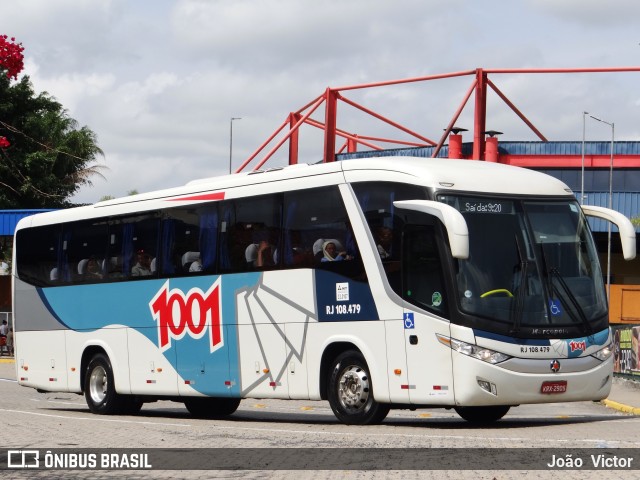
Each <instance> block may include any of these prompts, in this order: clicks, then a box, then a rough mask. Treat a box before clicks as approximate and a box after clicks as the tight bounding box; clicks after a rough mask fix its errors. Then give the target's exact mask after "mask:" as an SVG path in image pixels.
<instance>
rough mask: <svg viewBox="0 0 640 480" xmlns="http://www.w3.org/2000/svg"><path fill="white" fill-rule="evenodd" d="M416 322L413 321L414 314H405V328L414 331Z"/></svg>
mask: <svg viewBox="0 0 640 480" xmlns="http://www.w3.org/2000/svg"><path fill="white" fill-rule="evenodd" d="M415 325H416V324H415V322H414V321H413V312H411V313H405V314H404V328H405V330H407V329H412V328H415Z"/></svg>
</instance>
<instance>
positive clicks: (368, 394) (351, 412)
mask: <svg viewBox="0 0 640 480" xmlns="http://www.w3.org/2000/svg"><path fill="white" fill-rule="evenodd" d="M328 386H329V391H328V397H329V405H331V410H333V413H334V414H335V416H336V417H337V418H338V420H340V421H341V422H342V423H345V424H347V425H374V424H377V423H380V422H382V421H383V420H384V419H385V417H386V416H387V414H388V413H389V405H385V404H382V403H378V402H376V400H375V399H374V398H373V387H372V384H371V375H370V373H369V367H368V366H367V362H366V361H365V359H364V357H363V356H362V354H361V353H360V352H358V351H355V350H350V351H347V352H344V353H342V354H340V355H339V356H338V357H337V358H336V359H335V360H334V362H333V364H332V368H331V373H330V377H329V384H328Z"/></svg>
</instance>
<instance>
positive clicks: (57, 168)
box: [0, 35, 105, 209]
mask: <svg viewBox="0 0 640 480" xmlns="http://www.w3.org/2000/svg"><path fill="white" fill-rule="evenodd" d="M23 50H24V49H23V48H22V45H21V44H19V43H15V39H14V38H11V39H10V40H9V39H8V38H7V36H6V35H0V209H7V208H61V207H66V206H69V205H70V204H69V201H68V198H69V197H70V196H71V195H73V194H74V193H75V192H76V191H77V190H78V189H79V188H80V186H81V185H86V184H91V177H92V176H94V175H101V174H100V170H101V169H103V168H105V167H104V166H102V165H96V164H93V163H92V162H93V161H94V160H95V159H96V158H97V157H98V156H99V155H102V150H100V148H99V147H98V145H97V137H96V134H95V133H94V132H93V131H91V130H90V129H89V128H88V127H86V126H84V127H79V126H78V124H77V122H76V121H75V120H74V119H73V118H71V117H69V115H68V113H67V111H66V110H65V109H64V108H63V106H62V105H61V104H60V103H59V102H58V101H56V99H55V98H53V97H52V96H50V95H49V94H48V93H46V92H44V93H40V94H37V95H36V93H35V92H34V89H33V86H32V84H31V81H30V79H29V77H28V76H27V75H22V76H21V78H20V80H18V81H16V82H13V83H12V82H11V79H16V80H17V77H18V74H19V73H20V71H22V69H23V68H24V63H23V58H24V57H23V55H22V52H23ZM5 72H6V74H3V73H5Z"/></svg>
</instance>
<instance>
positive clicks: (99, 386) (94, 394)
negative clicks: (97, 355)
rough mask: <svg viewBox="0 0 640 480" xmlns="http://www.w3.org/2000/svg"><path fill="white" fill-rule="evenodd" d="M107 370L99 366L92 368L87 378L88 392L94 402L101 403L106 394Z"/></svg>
mask: <svg viewBox="0 0 640 480" xmlns="http://www.w3.org/2000/svg"><path fill="white" fill-rule="evenodd" d="M108 385H109V383H108V381H107V372H106V371H105V369H104V368H103V367H101V366H98V367H96V368H94V369H93V371H92V372H91V378H90V379H89V394H90V395H91V400H93V402H94V403H96V404H98V403H102V402H103V401H104V399H105V397H106V396H107V387H108Z"/></svg>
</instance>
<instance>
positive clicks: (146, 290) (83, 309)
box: [39, 273, 260, 396]
mask: <svg viewBox="0 0 640 480" xmlns="http://www.w3.org/2000/svg"><path fill="white" fill-rule="evenodd" d="M218 278H219V276H197V277H183V278H172V279H170V280H169V288H170V290H171V291H173V290H175V289H179V290H181V291H182V293H184V294H185V295H186V294H187V293H188V292H189V291H191V290H192V289H194V288H198V289H200V290H202V291H203V292H207V291H208V290H209V289H210V287H212V286H213V285H214V284H215V282H216V281H217V280H218ZM259 279H260V273H243V274H236V275H225V276H224V278H223V282H222V286H221V298H220V301H221V310H222V312H221V314H222V315H221V316H222V325H223V329H224V330H223V332H224V333H223V335H224V337H223V338H224V340H223V342H224V344H223V346H222V347H220V348H219V349H217V350H215V351H213V352H211V351H210V342H209V341H208V337H206V338H192V337H191V336H190V335H184V337H182V338H180V340H177V341H176V340H173V341H172V342H171V344H170V347H168V348H166V349H165V350H164V351H163V352H162V353H163V355H164V357H165V358H166V359H167V361H168V362H169V363H170V364H171V365H172V366H173V367H174V368H175V369H176V371H177V372H178V375H179V376H180V378H181V379H183V380H184V379H193V378H194V377H196V376H197V377H198V378H197V381H196V382H195V384H194V385H193V388H194V389H195V390H197V391H198V392H201V393H204V394H208V395H216V394H217V395H225V396H228V395H234V396H239V394H240V385H239V382H236V384H235V385H231V386H229V385H225V381H227V380H229V379H230V378H231V379H234V378H235V379H239V378H240V368H239V350H238V331H237V323H238V322H237V318H236V316H237V311H236V301H235V296H236V292H237V291H239V290H244V289H247V288H249V287H254V286H255V285H257V283H258V282H259ZM166 282H167V280H166V279H162V280H144V281H132V282H114V283H103V284H94V285H76V286H70V287H55V288H47V289H41V290H39V294H40V297H41V298H42V301H43V303H44V305H46V307H47V309H48V310H49V312H50V313H51V315H53V316H54V317H55V318H56V319H57V320H58V321H59V322H60V323H61V324H62V325H64V326H66V327H67V328H69V329H72V330H75V331H85V332H86V331H93V330H98V329H100V328H108V327H117V325H125V326H126V327H129V328H132V329H134V330H136V331H138V332H140V333H141V334H142V335H144V336H145V337H146V338H148V339H149V341H150V342H151V343H152V344H154V345H155V346H156V348H160V347H159V341H160V339H159V335H158V322H157V321H156V320H155V319H154V318H153V315H152V311H151V308H150V306H149V304H150V302H151V301H152V300H153V299H154V297H155V296H156V294H158V293H159V292H160V291H161V290H162V289H163V288H164V287H165V283H166ZM62 318H64V319H65V320H66V321H65V322H63V321H62V320H61V319H62ZM209 328H211V327H209ZM177 352H179V355H176V353H177ZM205 368H206V372H207V374H206V375H202V374H200V372H203V371H204V370H205Z"/></svg>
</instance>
